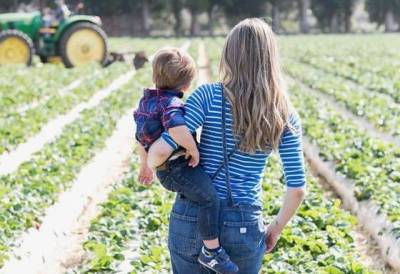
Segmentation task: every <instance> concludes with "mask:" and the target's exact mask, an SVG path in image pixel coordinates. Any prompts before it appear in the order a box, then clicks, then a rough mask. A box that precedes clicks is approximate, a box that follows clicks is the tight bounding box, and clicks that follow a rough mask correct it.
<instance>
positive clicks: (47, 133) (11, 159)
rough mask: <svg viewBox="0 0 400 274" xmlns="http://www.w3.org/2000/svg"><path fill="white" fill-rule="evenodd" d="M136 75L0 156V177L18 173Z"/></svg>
mask: <svg viewBox="0 0 400 274" xmlns="http://www.w3.org/2000/svg"><path fill="white" fill-rule="evenodd" d="M134 74H135V71H134V70H131V71H129V72H127V73H125V74H123V75H122V76H120V77H119V78H118V79H116V80H115V81H114V82H112V83H111V85H110V86H108V87H107V88H105V89H102V90H99V91H97V92H96V93H95V94H94V95H93V96H92V97H91V98H90V100H89V101H87V102H83V103H80V104H79V105H77V106H75V107H74V108H73V109H72V110H70V111H69V112H68V113H66V114H63V115H60V116H58V117H56V118H54V119H53V120H51V121H50V122H48V123H47V124H46V125H44V126H43V127H42V129H41V130H40V132H39V133H38V134H36V135H35V136H32V137H31V138H29V139H28V140H27V141H26V142H25V143H23V144H20V145H18V147H17V148H16V149H15V150H13V151H11V152H8V153H4V154H2V155H0V175H6V174H9V173H12V172H14V171H16V170H17V169H18V167H19V165H20V164H22V163H23V162H25V161H28V160H29V159H30V158H31V156H32V154H34V153H35V152H37V151H39V150H41V149H42V148H43V147H44V145H45V144H47V143H50V142H51V141H53V140H54V139H55V138H57V137H58V136H59V135H61V133H62V132H63V129H64V127H65V126H66V125H68V124H71V123H72V122H73V121H75V120H76V119H77V118H78V117H79V115H80V113H81V112H82V111H84V110H86V109H90V108H93V107H95V106H96V105H97V104H99V103H100V102H101V101H102V100H103V99H105V98H106V97H107V96H109V95H110V94H111V93H112V92H114V91H116V90H118V89H119V88H120V87H122V86H123V85H125V84H127V83H128V82H129V80H131V78H132V77H133V75H134Z"/></svg>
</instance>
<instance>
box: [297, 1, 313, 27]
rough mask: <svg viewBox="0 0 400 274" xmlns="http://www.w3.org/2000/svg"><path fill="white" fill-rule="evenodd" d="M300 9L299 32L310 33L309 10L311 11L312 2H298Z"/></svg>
mask: <svg viewBox="0 0 400 274" xmlns="http://www.w3.org/2000/svg"><path fill="white" fill-rule="evenodd" d="M297 6H298V9H299V30H300V32H302V33H309V32H310V26H309V23H308V10H309V9H310V0H297Z"/></svg>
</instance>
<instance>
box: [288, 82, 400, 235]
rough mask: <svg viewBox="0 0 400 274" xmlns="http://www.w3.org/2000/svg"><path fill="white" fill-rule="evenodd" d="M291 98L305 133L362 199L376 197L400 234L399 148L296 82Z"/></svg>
mask: <svg viewBox="0 0 400 274" xmlns="http://www.w3.org/2000/svg"><path fill="white" fill-rule="evenodd" d="M290 91H291V94H292V100H293V102H294V104H295V105H296V106H297V109H298V111H299V113H300V115H301V117H302V122H303V128H304V133H305V135H307V136H308V137H309V138H310V140H311V141H312V142H313V143H314V144H316V145H317V146H318V147H319V148H320V156H321V157H322V158H323V159H324V160H327V161H331V162H332V163H334V168H335V170H336V171H337V172H338V173H339V174H342V175H344V176H345V177H347V178H348V179H350V180H351V181H353V182H354V183H355V185H354V196H355V197H356V198H357V200H359V201H373V202H374V203H375V204H376V205H378V207H379V211H378V213H379V214H382V215H383V216H387V218H388V220H389V221H391V222H392V224H393V231H392V232H393V233H395V235H397V236H400V184H399V182H400V173H399V170H400V149H398V148H396V147H394V146H393V145H389V144H385V143H383V142H382V141H381V140H378V139H374V138H372V137H370V136H369V135H368V134H366V133H365V132H364V131H363V130H361V129H359V128H358V127H357V126H355V125H354V124H353V123H352V122H351V121H349V120H346V119H344V118H343V117H342V116H341V115H340V114H339V113H337V111H336V110H335V109H333V108H331V107H330V106H329V105H328V104H326V103H323V102H321V100H318V98H316V97H313V96H312V95H310V94H307V93H306V92H304V91H303V90H302V89H301V87H300V86H297V85H296V84H294V85H293V86H292V87H291V88H290Z"/></svg>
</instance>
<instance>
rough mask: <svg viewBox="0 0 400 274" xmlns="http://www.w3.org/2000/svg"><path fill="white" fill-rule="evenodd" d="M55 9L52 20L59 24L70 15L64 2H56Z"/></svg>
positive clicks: (60, 0)
mask: <svg viewBox="0 0 400 274" xmlns="http://www.w3.org/2000/svg"><path fill="white" fill-rule="evenodd" d="M56 5H57V8H56V10H55V12H54V19H55V20H56V21H57V22H58V23H60V22H61V21H62V20H64V19H65V18H67V17H68V16H70V15H71V11H70V10H69V8H68V6H67V5H66V4H65V1H64V0H56Z"/></svg>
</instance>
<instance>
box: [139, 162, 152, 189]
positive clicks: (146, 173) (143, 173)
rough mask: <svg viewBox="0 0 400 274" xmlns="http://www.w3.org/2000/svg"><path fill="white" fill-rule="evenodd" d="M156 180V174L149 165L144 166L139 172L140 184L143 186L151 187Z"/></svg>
mask: <svg viewBox="0 0 400 274" xmlns="http://www.w3.org/2000/svg"><path fill="white" fill-rule="evenodd" d="M153 180H154V172H153V170H152V169H151V168H149V167H148V166H147V165H142V166H141V167H140V170H139V183H141V184H142V185H146V186H148V185H151V183H152V182H153Z"/></svg>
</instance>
